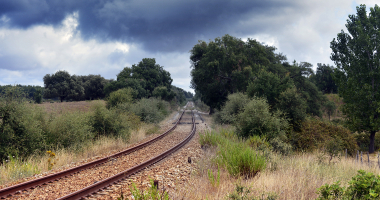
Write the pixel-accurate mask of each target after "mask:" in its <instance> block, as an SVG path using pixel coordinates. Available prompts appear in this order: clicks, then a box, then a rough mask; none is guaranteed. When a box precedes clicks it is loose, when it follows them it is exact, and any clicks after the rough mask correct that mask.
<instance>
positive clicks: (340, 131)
mask: <svg viewBox="0 0 380 200" xmlns="http://www.w3.org/2000/svg"><path fill="white" fill-rule="evenodd" d="M288 138H289V141H290V144H291V145H292V146H293V147H294V148H295V149H297V150H300V151H313V150H315V149H318V148H323V149H326V147H327V145H328V141H331V140H335V139H339V140H341V141H342V143H341V148H342V149H347V151H348V154H349V155H354V154H355V151H356V150H357V149H358V146H357V144H356V140H355V137H354V135H353V134H352V133H351V132H350V131H349V130H348V129H347V128H344V127H342V126H339V125H334V124H332V123H329V122H324V121H321V120H319V119H315V118H308V119H306V120H305V121H304V122H302V124H301V128H300V130H299V131H293V132H290V134H289V137H288Z"/></svg>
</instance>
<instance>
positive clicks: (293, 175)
mask: <svg viewBox="0 0 380 200" xmlns="http://www.w3.org/2000/svg"><path fill="white" fill-rule="evenodd" d="M214 155H215V150H207V151H206V152H205V157H204V158H205V159H204V160H200V161H198V171H196V172H195V173H194V174H193V176H192V179H191V181H189V183H188V185H187V186H186V187H184V188H181V189H180V190H179V195H178V196H184V198H185V199H225V198H226V197H227V196H228V194H231V193H232V192H233V191H234V190H235V187H236V184H239V185H243V186H245V187H247V188H249V189H250V190H251V193H250V196H255V197H256V198H258V197H266V196H267V195H269V194H276V195H277V196H278V199H315V198H317V197H318V195H317V193H316V192H317V188H319V187H321V186H322V185H324V184H327V183H328V184H331V183H333V182H336V181H341V183H344V184H347V183H348V181H349V180H351V177H353V176H354V175H356V174H357V171H358V170H359V169H363V170H366V171H368V172H372V173H374V174H379V173H380V170H379V167H378V166H376V165H375V163H373V164H372V167H369V166H368V165H367V164H360V163H356V162H355V161H354V159H352V158H348V159H345V158H342V159H341V160H338V159H335V160H334V162H332V163H330V164H329V163H328V160H327V159H326V158H325V157H324V158H323V157H322V154H321V153H319V152H315V153H298V154H295V155H292V156H287V157H285V156H281V155H276V154H275V155H273V156H272V162H271V163H270V164H269V166H268V167H267V169H266V170H265V171H263V172H260V173H258V175H257V176H255V177H254V178H251V179H241V178H240V179H236V178H233V177H231V176H230V175H229V174H228V172H226V171H225V170H221V175H220V185H219V186H217V187H214V186H212V184H211V182H210V180H209V178H208V175H207V170H208V169H213V171H216V170H217V167H216V166H215V165H213V162H212V157H213V156H214ZM321 161H322V162H321Z"/></svg>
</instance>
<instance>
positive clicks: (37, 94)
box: [34, 88, 42, 104]
mask: <svg viewBox="0 0 380 200" xmlns="http://www.w3.org/2000/svg"><path fill="white" fill-rule="evenodd" d="M34 101H36V103H39V104H40V103H41V102H42V89H41V88H38V89H37V90H36V92H35V93H34Z"/></svg>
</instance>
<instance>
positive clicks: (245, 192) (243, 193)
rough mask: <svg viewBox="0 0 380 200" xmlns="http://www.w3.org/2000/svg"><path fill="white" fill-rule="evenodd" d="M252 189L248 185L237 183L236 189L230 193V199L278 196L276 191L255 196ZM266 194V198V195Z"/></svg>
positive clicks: (269, 199) (259, 199)
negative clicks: (252, 194)
mask: <svg viewBox="0 0 380 200" xmlns="http://www.w3.org/2000/svg"><path fill="white" fill-rule="evenodd" d="M250 193H251V190H250V189H249V188H247V187H244V186H241V185H239V184H236V187H235V191H234V192H233V193H231V194H229V195H228V199H230V200H256V199H257V200H275V199H277V198H278V195H277V194H276V193H267V194H262V195H261V197H258V198H256V197H253V196H251V195H250ZM264 196H266V198H265V197H264Z"/></svg>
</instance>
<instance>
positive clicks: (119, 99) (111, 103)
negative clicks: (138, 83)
mask: <svg viewBox="0 0 380 200" xmlns="http://www.w3.org/2000/svg"><path fill="white" fill-rule="evenodd" d="M134 95H135V91H134V90H133V89H132V88H123V89H119V90H117V91H115V92H111V94H110V95H109V97H108V98H107V108H108V109H110V108H112V107H116V106H117V105H118V104H122V103H132V102H133V96H134Z"/></svg>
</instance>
